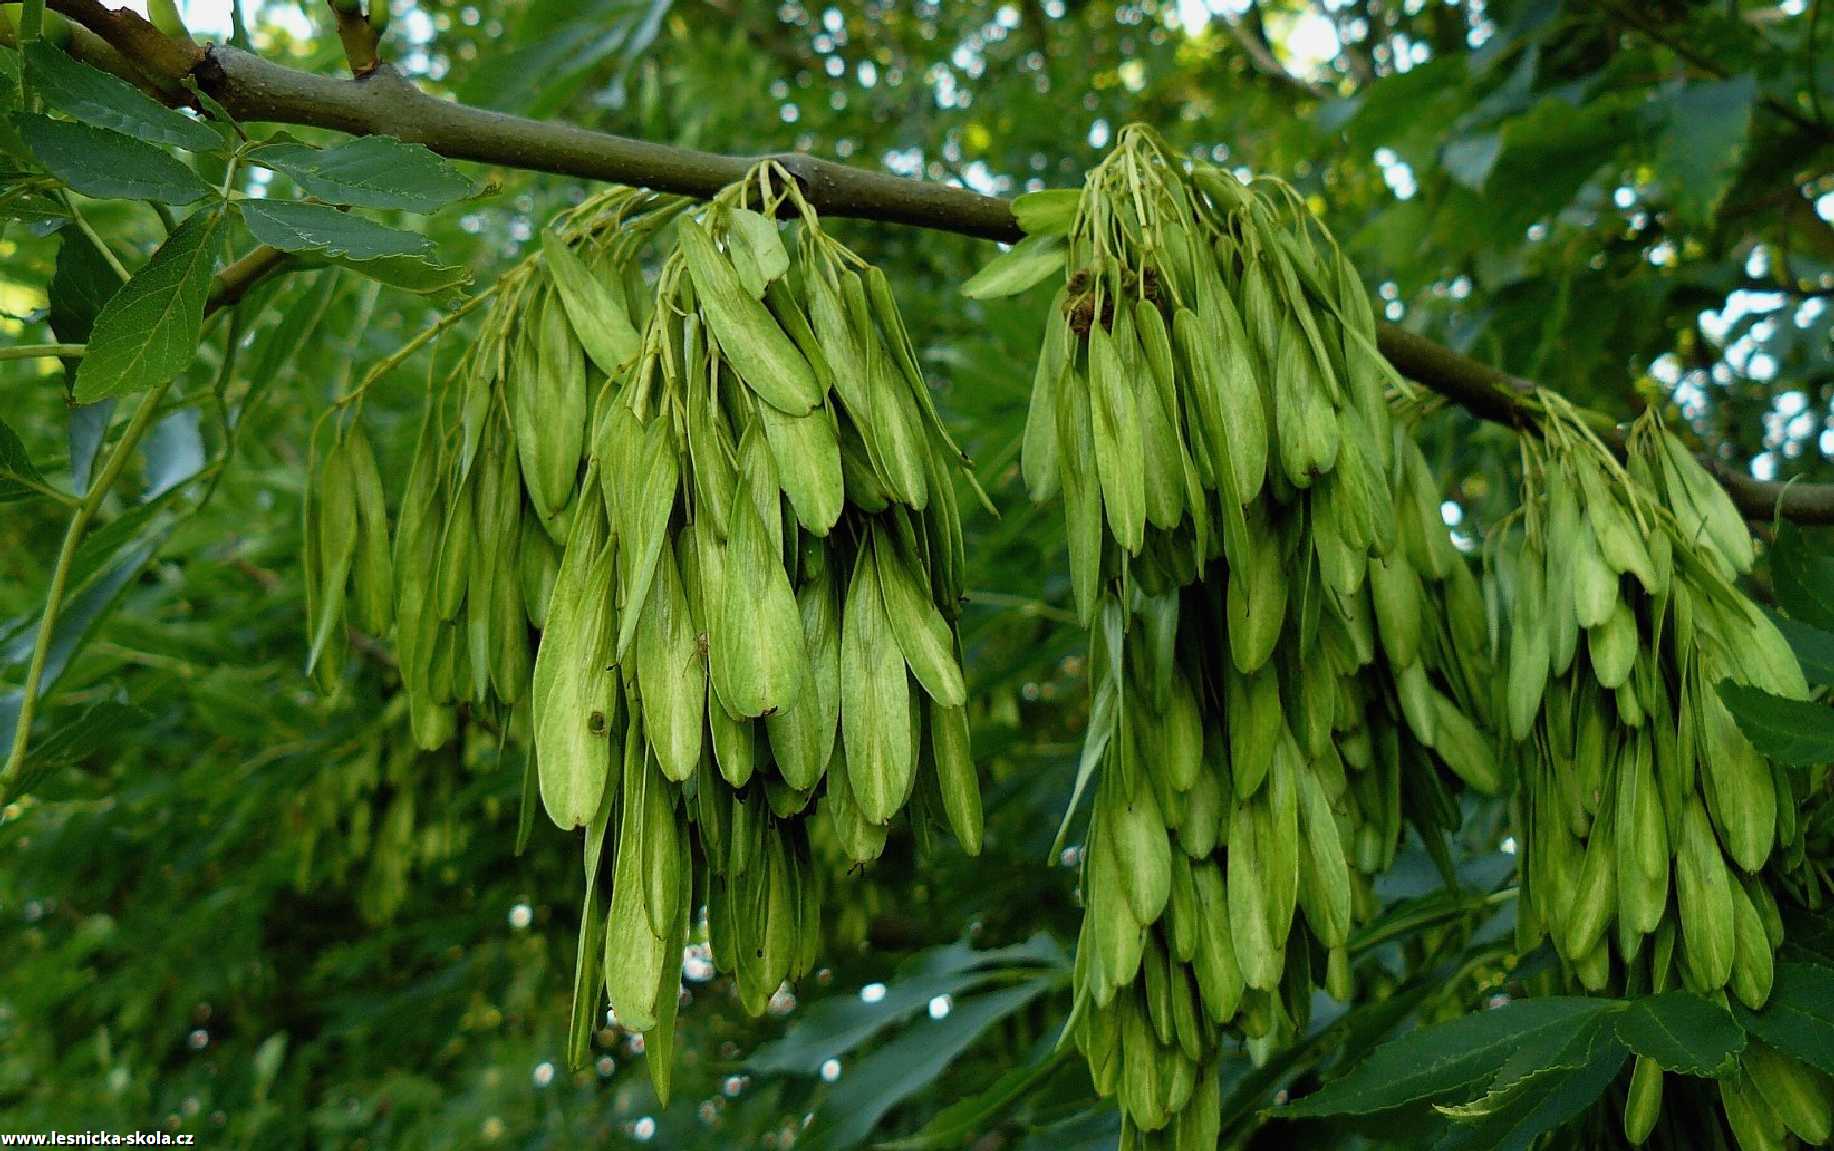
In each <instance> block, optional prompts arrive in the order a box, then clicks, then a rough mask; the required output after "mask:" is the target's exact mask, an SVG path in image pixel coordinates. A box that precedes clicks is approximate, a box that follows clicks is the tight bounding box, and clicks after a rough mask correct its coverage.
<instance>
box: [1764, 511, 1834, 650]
mask: <svg viewBox="0 0 1834 1151" xmlns="http://www.w3.org/2000/svg"><path fill="white" fill-rule="evenodd" d="M1770 574H1771V580H1772V582H1773V583H1774V584H1775V586H1776V592H1777V606H1778V607H1780V608H1782V609H1783V610H1784V611H1786V612H1788V613H1789V615H1790V617H1791V618H1792V619H1796V620H1800V621H1801V622H1803V623H1806V624H1809V625H1811V626H1813V627H1818V628H1820V629H1821V630H1823V631H1827V632H1834V555H1828V554H1827V553H1825V552H1823V551H1822V550H1821V549H1819V548H1816V547H1813V546H1811V545H1810V543H1809V540H1808V536H1807V535H1805V534H1804V533H1803V531H1802V529H1801V528H1799V527H1797V526H1796V525H1795V524H1793V523H1791V522H1789V521H1788V520H1782V521H1780V522H1779V523H1778V524H1777V538H1776V542H1775V543H1773V544H1771V545H1770Z"/></svg>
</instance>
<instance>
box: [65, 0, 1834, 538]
mask: <svg viewBox="0 0 1834 1151" xmlns="http://www.w3.org/2000/svg"><path fill="white" fill-rule="evenodd" d="M49 4H50V7H51V8H53V9H54V10H56V11H58V12H60V13H62V14H63V15H65V16H68V17H70V18H71V19H73V20H75V21H76V22H78V23H80V24H82V25H84V26H86V27H87V28H89V29H90V30H91V31H93V32H95V33H96V34H97V35H98V36H100V37H101V38H102V39H104V40H106V41H107V42H108V44H109V46H110V47H112V48H113V49H114V50H115V51H116V52H117V53H119V54H120V55H121V56H122V57H124V58H125V60H126V61H128V62H131V64H132V65H133V66H134V67H135V68H136V69H138V70H139V71H140V72H142V73H144V74H146V75H147V78H148V80H149V82H151V83H152V84H153V85H155V86H156V87H158V88H159V89H160V90H162V91H164V92H166V93H168V95H170V94H171V93H172V92H173V91H174V90H178V91H182V89H183V81H184V79H185V78H186V77H187V76H189V77H191V78H193V79H195V80H196V82H197V83H198V85H199V86H200V87H201V88H202V89H203V90H204V91H205V92H207V93H208V94H209V95H210V96H211V97H212V98H213V99H215V100H217V101H218V102H219V103H221V104H222V105H223V106H224V107H225V108H227V109H228V110H229V112H230V113H231V114H232V115H234V116H236V117H237V118H238V119H244V120H264V121H273V122H277V123H284V124H300V125H308V126H312V127H318V128H330V129H335V130H338V131H343V132H351V133H355V134H359V135H367V134H378V133H385V134H387V135H391V136H395V137H397V138H399V139H403V140H409V141H413V142H416V143H420V144H424V145H426V146H427V147H428V148H430V149H432V150H433V151H435V152H438V153H439V154H440V155H442V156H446V157H449V158H451V159H455V160H475V161H478V162H481V163H487V164H498V165H502V166H505V167H511V168H521V169H526V170H530V171H538V172H551V173H556V174H560V175H566V176H575V177H580V178H583V179H589V180H605V181H611V182H616V183H621V184H632V185H638V186H642V187H646V188H652V189H655V190H657V191H661V192H674V193H677V194H679V195H686V196H695V197H699V198H703V199H704V198H707V197H710V196H712V195H714V194H715V193H716V192H718V191H719V190H720V189H722V188H724V187H725V186H726V185H728V184H730V183H732V182H733V181H734V180H737V179H739V178H741V177H742V176H744V174H745V173H746V172H747V171H748V170H749V169H750V168H751V166H752V165H753V164H755V163H756V162H757V160H758V157H744V156H726V155H720V154H717V153H713V152H702V151H696V150H693V149H688V148H675V147H670V146H668V145H665V144H656V143H652V142H649V141H646V140H633V139H630V138H628V137H624V136H615V135H612V134H610V133H606V132H594V131H588V130H587V129H584V128H576V127H573V126H571V125H567V124H555V123H549V122H544V121H539V120H529V119H524V118H522V117H519V116H509V115H504V114H502V113H498V112H490V111H486V110H484V109H480V108H473V107H470V106H467V105H464V104H459V103H455V102H452V101H448V100H442V99H439V98H437V97H433V96H429V95H427V94H426V93H424V92H422V91H420V90H419V89H418V88H416V87H415V86H414V85H413V84H412V83H410V82H409V81H408V80H407V79H406V78H404V77H403V76H402V75H401V74H400V73H398V72H396V71H395V70H394V69H393V68H392V67H390V66H389V65H387V64H383V65H381V66H379V67H378V68H376V69H375V71H373V72H372V73H370V74H369V75H367V76H363V77H359V78H357V79H354V80H338V79H332V78H330V77H326V76H317V75H313V74H311V73H306V72H301V71H298V70H296V69H293V68H287V67H284V66H282V65H279V64H273V63H269V62H268V61H266V60H263V59H262V58H260V57H259V56H255V55H252V54H250V53H247V52H242V51H239V50H237V49H235V48H230V47H222V46H214V47H211V48H209V49H208V50H207V51H202V52H193V51H192V49H191V46H190V45H186V44H183V43H182V42H173V41H169V40H167V39H166V38H165V37H164V36H162V35H160V34H159V33H158V31H157V30H156V29H154V28H153V26H152V25H151V24H148V23H147V22H146V21H144V20H142V19H141V18H140V17H139V16H136V15H135V14H133V13H132V12H128V11H125V10H122V11H110V10H109V9H107V8H105V7H103V6H102V5H101V4H100V3H99V0H49ZM154 40H157V43H156V44H155V43H153V41H154ZM774 158H775V159H777V160H778V161H779V162H780V163H782V164H783V166H784V167H785V168H786V169H788V170H789V171H790V172H791V173H792V174H794V175H795V176H796V178H797V179H798V180H799V181H801V183H802V186H803V191H804V194H805V195H806V196H807V198H808V199H809V202H810V203H811V204H812V205H813V206H814V207H815V209H816V210H817V211H818V212H820V213H822V214H823V215H827V216H840V217H849V218H854V219H867V220H879V221H882V222H885V223H891V224H903V225H908V226H912V227H919V228H930V229H934V230H937V231H944V232H954V233H957V234H960V235H965V236H975V237H979V238H982V239H989V240H999V241H1001V242H1005V243H1011V242H1014V241H1016V240H1018V239H1020V238H1021V236H1022V235H1023V233H1022V232H1021V231H1020V229H1019V225H1018V222H1017V220H1015V219H1014V217H1013V214H1012V207H1011V205H1010V203H1009V202H1008V201H1006V200H1002V199H999V198H997V197H992V196H982V195H980V194H978V193H976V192H972V191H970V190H968V189H966V188H957V187H949V186H946V185H940V184H932V183H924V182H922V181H919V180H907V179H903V178H901V177H897V176H892V175H887V174H885V173H880V172H869V171H864V170H862V169H858V168H852V167H849V166H847V165H844V164H837V163H834V162H832V161H829V160H821V159H817V158H815V157H812V156H806V155H801V154H789V155H780V156H777V157H774ZM281 259H282V256H281V254H280V253H277V252H271V251H266V252H264V251H263V250H261V249H257V251H256V252H254V253H251V254H250V255H249V256H248V257H245V258H244V259H243V260H242V261H239V262H238V263H237V264H236V265H231V267H230V268H226V269H224V272H223V274H222V275H223V277H230V273H231V272H232V271H235V272H236V273H237V274H236V276H235V277H234V278H233V280H228V281H224V282H221V283H220V284H219V287H220V289H221V290H222V291H223V292H224V293H229V292H231V291H233V292H234V298H239V297H240V294H241V292H243V291H246V290H247V288H248V286H249V285H251V284H252V283H253V282H254V281H255V280H256V279H259V278H260V276H261V275H264V274H266V272H268V271H271V270H273V268H274V267H277V266H278V265H279V262H280V260H281ZM245 265H246V266H245ZM215 298H217V297H216V295H215V292H214V290H213V299H215ZM1377 344H1378V346H1379V348H1380V349H1381V352H1382V354H1383V355H1384V356H1386V357H1387V358H1388V360H1389V362H1390V363H1392V364H1393V365H1394V366H1395V368H1396V369H1397V370H1398V371H1400V372H1401V373H1402V374H1403V375H1405V376H1407V377H1409V378H1411V379H1414V380H1416V381H1418V382H1419V383H1420V384H1421V385H1423V386H1425V387H1426V388H1429V389H1431V390H1432V391H1434V392H1437V393H1439V394H1440V395H1442V396H1445V397H1446V398H1447V399H1450V400H1452V401H1453V402H1455V403H1457V404H1459V405H1461V406H1463V407H1464V408H1466V409H1467V410H1469V411H1470V412H1471V413H1472V414H1473V415H1475V416H1477V417H1478V418H1480V419H1486V420H1493V421H1496V422H1499V423H1504V424H1508V425H1510V426H1513V427H1523V426H1527V425H1528V424H1529V423H1530V422H1531V417H1532V414H1533V409H1532V407H1531V402H1530V401H1531V395H1532V392H1533V385H1532V384H1531V383H1529V382H1528V381H1526V380H1522V379H1520V378H1519V377H1516V376H1512V375H1510V374H1509V373H1507V372H1504V371H1501V370H1499V369H1497V368H1494V367H1491V366H1489V365H1487V364H1483V363H1479V362H1478V361H1476V360H1473V359H1471V358H1469V357H1467V356H1464V355H1461V354H1459V353H1458V352H1455V351H1453V350H1452V349H1450V348H1447V347H1445V346H1443V345H1440V344H1437V343H1434V342H1433V341H1432V340H1429V339H1427V338H1426V337H1424V336H1421V335H1418V334H1416V333H1413V332H1409V331H1407V330H1405V329H1403V328H1399V327H1395V326H1394V325H1392V324H1383V325H1381V326H1380V329H1379V331H1378V334H1377ZM1721 475H1722V478H1724V479H1725V482H1726V486H1727V489H1728V490H1729V491H1730V492H1731V493H1732V497H1733V499H1734V501H1735V502H1736V503H1737V504H1738V506H1739V508H1740V510H1741V511H1743V512H1744V513H1745V514H1746V515H1747V516H1749V517H1751V518H1753V519H1767V518H1769V517H1770V515H1771V514H1772V512H1773V511H1774V510H1775V509H1776V507H1777V506H1778V504H1779V500H1780V501H1781V507H1782V510H1783V515H1784V516H1786V517H1788V518H1790V519H1794V520H1799V521H1802V522H1808V523H1834V485H1816V484H1792V485H1789V486H1788V487H1787V488H1786V487H1785V485H1782V484H1775V483H1765V482H1762V481H1759V480H1754V479H1750V478H1749V477H1744V476H1737V475H1733V474H1730V473H1728V472H1726V471H1725V470H1724V469H1721Z"/></svg>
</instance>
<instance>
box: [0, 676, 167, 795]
mask: <svg viewBox="0 0 1834 1151" xmlns="http://www.w3.org/2000/svg"><path fill="white" fill-rule="evenodd" d="M17 698H18V697H17V694H16V693H15V694H14V695H10V696H8V697H7V699H6V700H5V701H0V730H6V731H10V730H11V729H12V728H13V727H14V726H15V725H16V724H17V723H18V719H19V717H18V713H17V712H16V711H9V710H8V709H7V706H6V704H7V703H8V702H11V703H13V704H15V705H16V703H17ZM147 718H148V717H147V713H146V712H144V711H141V710H140V709H139V708H137V707H131V706H129V705H127V704H125V703H117V702H115V701H114V700H103V701H101V702H100V703H94V704H91V705H90V706H89V707H87V708H85V709H83V712H82V713H81V714H80V715H78V716H77V718H75V719H73V720H71V721H70V722H68V723H65V724H63V725H61V726H59V727H56V728H53V729H52V730H51V731H50V732H49V733H48V734H46V735H45V736H43V737H42V738H40V739H38V740H36V741H34V742H33V743H32V744H31V746H30V747H29V748H28V749H27V751H26V757H25V763H24V764H23V765H22V766H21V767H20V769H19V776H18V778H17V779H15V780H14V782H13V786H12V787H11V788H10V789H9V791H8V794H9V795H14V796H18V795H24V794H26V793H28V792H30V791H31V790H32V789H33V787H34V785H36V784H37V783H38V781H39V780H41V779H43V778H44V777H45V776H46V775H47V774H48V773H50V772H52V771H54V770H56V769H57V768H59V767H64V766H66V765H68V764H72V763H77V762H80V761H81V760H84V759H86V758H88V757H89V756H91V755H94V754H95V753H96V752H98V751H101V750H102V749H104V748H106V747H108V746H110V744H111V743H112V742H113V741H114V740H115V739H117V738H119V735H120V733H121V732H123V731H128V730H132V729H134V728H136V727H139V726H141V725H144V724H145V723H146V722H147Z"/></svg>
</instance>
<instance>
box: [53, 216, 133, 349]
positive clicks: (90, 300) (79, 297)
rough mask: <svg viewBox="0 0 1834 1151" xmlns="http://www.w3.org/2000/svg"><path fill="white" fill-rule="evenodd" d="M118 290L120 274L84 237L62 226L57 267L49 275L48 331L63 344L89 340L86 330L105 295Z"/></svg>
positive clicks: (107, 295)
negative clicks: (49, 323)
mask: <svg viewBox="0 0 1834 1151" xmlns="http://www.w3.org/2000/svg"><path fill="white" fill-rule="evenodd" d="M120 289H121V276H120V273H118V272H116V271H115V269H114V265H112V264H110V263H109V262H108V259H107V257H105V256H103V255H102V253H101V251H100V250H99V249H98V248H97V247H96V246H95V244H94V243H93V242H91V240H90V239H89V237H88V236H85V235H84V234H83V233H82V232H81V231H80V230H78V229H76V228H65V229H64V230H63V231H61V232H59V233H58V238H57V269H56V271H55V272H53V273H52V275H51V287H50V290H49V293H48V294H49V296H50V304H51V309H50V314H49V315H48V316H47V317H46V318H47V319H48V320H50V322H51V331H52V332H53V333H54V334H55V335H56V336H57V338H58V339H59V340H61V341H63V342H64V343H67V344H81V343H85V342H87V341H88V339H89V329H90V328H91V327H93V326H94V324H95V322H96V317H97V316H98V315H100V314H101V312H102V306H103V305H104V304H106V303H108V300H109V297H111V296H113V295H114V294H115V293H116V292H117V291H119V290H120Z"/></svg>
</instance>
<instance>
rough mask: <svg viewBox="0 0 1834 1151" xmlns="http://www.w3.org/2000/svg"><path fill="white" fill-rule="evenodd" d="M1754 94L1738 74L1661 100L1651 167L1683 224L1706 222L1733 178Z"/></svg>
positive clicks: (1739, 162)
mask: <svg viewBox="0 0 1834 1151" xmlns="http://www.w3.org/2000/svg"><path fill="white" fill-rule="evenodd" d="M1756 98H1757V82H1756V80H1755V79H1754V78H1753V77H1751V76H1750V75H1744V76H1734V77H1733V78H1732V79H1730V80H1717V81H1715V80H1703V81H1697V82H1694V83H1690V84H1687V85H1685V86H1683V87H1681V88H1680V89H1678V90H1677V91H1675V92H1674V93H1673V94H1671V95H1670V96H1669V97H1668V99H1667V100H1666V101H1665V102H1664V108H1663V112H1664V115H1665V117H1666V122H1665V123H1664V125H1663V128H1662V136H1661V139H1660V140H1659V141H1658V142H1657V145H1656V171H1657V172H1658V173H1659V174H1660V175H1661V177H1662V187H1663V190H1664V191H1665V192H1666V193H1667V194H1668V198H1669V202H1670V203H1672V204H1673V205H1674V207H1675V210H1676V212H1678V213H1679V214H1680V215H1681V216H1682V217H1683V218H1684V219H1685V220H1687V221H1688V222H1689V223H1693V224H1704V223H1706V222H1708V221H1709V220H1711V219H1712V218H1713V213H1714V212H1715V211H1716V210H1717V209H1718V208H1719V203H1720V201H1721V200H1723V199H1725V196H1726V190H1727V189H1729V188H1730V187H1731V186H1732V181H1733V179H1734V178H1735V177H1737V176H1738V172H1739V168H1740V167H1742V166H1743V164H1744V161H1745V138H1746V136H1747V135H1749V133H1750V131H1751V105H1752V102H1753V101H1754V100H1755V99H1756Z"/></svg>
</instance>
